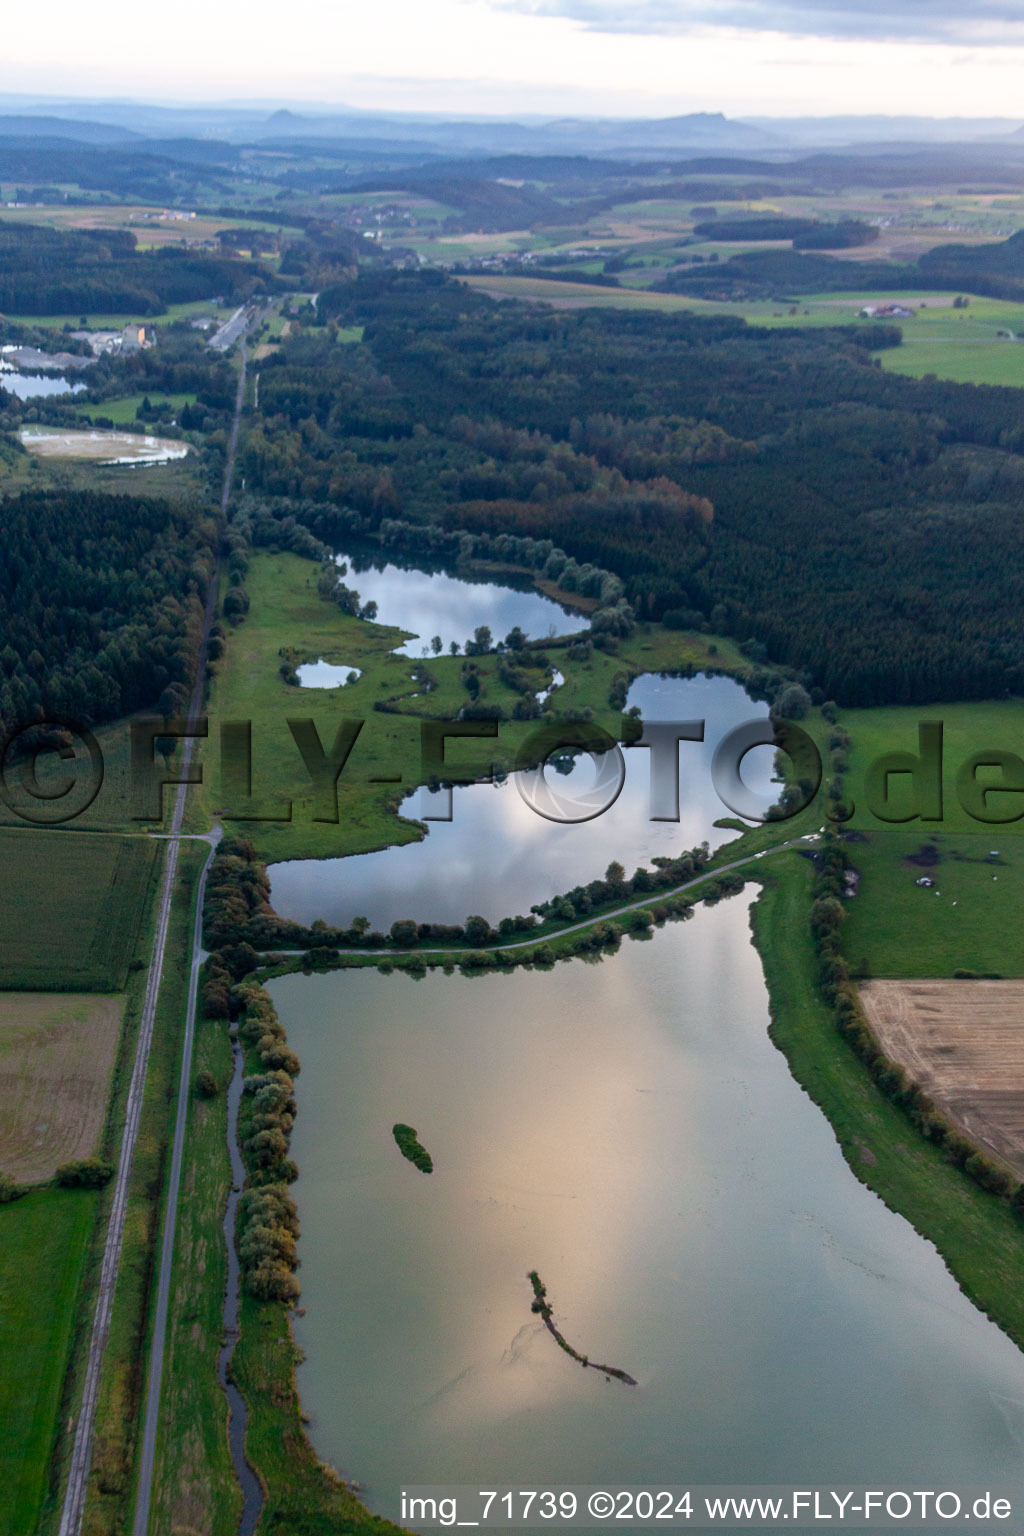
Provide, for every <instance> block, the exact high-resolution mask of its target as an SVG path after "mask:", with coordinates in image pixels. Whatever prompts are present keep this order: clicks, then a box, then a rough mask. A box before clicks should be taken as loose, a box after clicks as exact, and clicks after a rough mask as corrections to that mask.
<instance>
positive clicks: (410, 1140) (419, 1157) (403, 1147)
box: [391, 1122, 434, 1173]
mask: <svg viewBox="0 0 1024 1536" xmlns="http://www.w3.org/2000/svg"><path fill="white" fill-rule="evenodd" d="M391 1134H392V1136H394V1138H395V1140H396V1142H397V1143H398V1150H399V1152H401V1154H402V1156H403V1157H407V1158H408V1159H409V1161H410V1163H415V1164H416V1167H417V1168H418V1169H419V1170H420V1172H421V1173H433V1171H434V1159H433V1158H432V1157H431V1155H430V1153H429V1152H428V1151H427V1149H426V1147H423V1146H421V1145H420V1143H419V1140H418V1138H417V1136H416V1132H415V1131H414V1130H413V1128H412V1126H411V1125H402V1124H401V1122H399V1124H398V1125H393V1126H392V1127H391Z"/></svg>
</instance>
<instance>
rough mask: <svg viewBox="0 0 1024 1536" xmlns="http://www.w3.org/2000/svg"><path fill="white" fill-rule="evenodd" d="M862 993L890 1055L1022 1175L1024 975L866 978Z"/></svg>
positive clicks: (980, 1144) (979, 1143)
mask: <svg viewBox="0 0 1024 1536" xmlns="http://www.w3.org/2000/svg"><path fill="white" fill-rule="evenodd" d="M860 996H861V1002H862V1003H863V1005H864V1012H865V1013H866V1015H867V1018H868V1021H869V1023H870V1024H871V1027H872V1029H873V1030H874V1032H875V1035H876V1036H877V1037H878V1039H879V1041H880V1042H881V1045H882V1048H883V1050H884V1051H885V1054H886V1056H887V1057H888V1058H889V1060H890V1061H895V1062H897V1063H898V1064H899V1065H900V1066H901V1067H903V1069H904V1071H905V1072H906V1073H907V1075H908V1076H909V1077H910V1078H912V1079H913V1081H914V1082H915V1083H917V1084H918V1086H919V1087H920V1088H923V1089H924V1091H925V1093H927V1094H928V1096H929V1098H931V1099H933V1100H934V1101H935V1103H936V1104H937V1105H938V1107H939V1109H940V1110H941V1111H942V1112H943V1113H944V1114H945V1115H946V1116H947V1117H948V1118H949V1119H951V1120H952V1121H953V1123H954V1124H955V1125H957V1126H958V1127H959V1128H960V1130H961V1131H963V1132H964V1134H965V1135H967V1136H968V1137H970V1139H971V1140H972V1141H973V1142H974V1144H975V1146H977V1147H979V1148H980V1149H981V1151H982V1152H986V1150H987V1149H991V1151H993V1152H995V1153H996V1154H997V1156H998V1157H1000V1158H1001V1159H1002V1160H1003V1161H1005V1162H1006V1163H1007V1164H1009V1166H1010V1168H1011V1169H1012V1170H1013V1171H1014V1173H1015V1174H1016V1176H1017V1178H1018V1179H1020V1178H1022V1177H1024V1028H1022V1025H1024V982H1021V981H867V982H864V983H862V985H861V988H860Z"/></svg>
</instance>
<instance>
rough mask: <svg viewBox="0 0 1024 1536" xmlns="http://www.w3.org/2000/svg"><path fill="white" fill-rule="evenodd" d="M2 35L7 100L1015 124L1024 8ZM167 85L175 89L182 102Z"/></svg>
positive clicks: (107, 7)
mask: <svg viewBox="0 0 1024 1536" xmlns="http://www.w3.org/2000/svg"><path fill="white" fill-rule="evenodd" d="M47 23H48V24H47V25H46V26H45V27H42V26H41V25H40V23H39V19H38V18H36V17H35V16H34V15H31V14H28V13H26V12H25V11H24V10H20V11H15V12H13V13H12V14H11V15H10V16H9V17H8V20H7V24H6V27H5V39H4V44H5V46H4V57H3V60H2V62H0V91H2V92H4V93H5V94H6V93H18V94H22V95H31V96H49V97H51V98H67V97H76V98H81V99H86V98H88V99H91V100H93V101H96V100H97V99H102V98H107V99H110V98H113V97H120V98H128V99H130V100H131V101H141V102H145V101H151V100H153V99H154V98H157V97H159V98H161V99H162V100H163V101H164V102H167V101H169V100H172V99H173V101H174V102H175V104H177V105H191V106H200V105H210V104H211V103H212V102H214V101H219V102H220V103H228V102H242V101H253V100H255V101H259V102H263V101H275V102H280V103H281V104H282V105H284V104H289V105H298V104H300V103H302V102H314V103H317V104H322V105H326V104H327V103H330V102H333V103H335V104H336V109H340V108H343V107H350V108H353V109H356V110H383V111H388V112H394V111H415V112H429V113H444V114H449V115H459V116H464V115H474V116H481V115H485V116H496V117H504V116H508V115H512V114H526V115H530V116H550V115H573V116H578V115H586V116H603V117H620V116H622V117H631V116H650V117H665V116H676V115H680V114H684V113H688V112H699V111H722V112H724V113H725V114H726V115H728V116H731V117H750V116H758V117H765V116H773V117H782V116H833V115H859V116H872V115H876V114H879V113H882V114H886V115H893V116H925V117H927V116H933V117H948V116H952V117H957V116H959V117H965V118H991V117H993V116H996V117H999V116H1002V117H1007V118H1017V117H1018V114H1019V87H1018V80H1019V71H1020V70H1021V68H1022V67H1024V3H1022V0H980V3H979V4H977V5H975V6H973V7H972V8H971V11H970V14H969V15H966V16H964V15H961V14H958V13H957V9H956V8H955V7H954V6H952V5H951V4H950V0H895V4H893V5H883V4H882V0H862V4H861V6H860V7H858V8H857V9H856V10H853V9H852V8H850V7H849V6H846V5H845V4H840V3H839V0H727V3H726V4H724V5H723V4H716V5H715V6H711V5H710V4H708V3H705V0H616V3H615V4H614V5H613V4H612V3H611V0H433V3H432V4H431V5H430V7H429V8H428V7H423V6H422V5H418V4H416V3H415V0H380V3H379V4H378V5H377V6H376V7H375V8H374V9H373V10H372V11H371V10H369V9H359V10H356V9H355V8H348V10H347V11H346V12H344V13H338V14H325V13H324V9H323V7H322V6H319V5H317V4H315V3H311V0H294V3H293V5H292V7H291V8H290V10H289V13H288V16H287V26H286V29H282V17H281V14H280V12H279V10H278V9H277V8H272V7H271V6H270V5H268V4H267V3H266V0H255V3H254V4H253V5H251V6H250V7H249V8H248V9H247V11H246V15H245V19H244V22H240V21H239V19H238V16H237V12H235V11H234V9H233V8H232V10H231V11H230V12H229V10H228V8H227V7H210V6H209V5H207V4H200V3H199V0H181V4H180V5H179V6H178V8H177V9H176V12H175V15H174V17H173V20H169V19H168V18H166V17H163V16H161V17H160V18H159V19H158V18H157V17H156V16H153V17H149V16H147V15H145V14H140V13H139V12H138V10H137V8H134V7H130V6H129V5H128V3H127V0H94V3H93V4H92V5H90V6H88V7H84V6H81V5H79V4H78V3H77V0H76V3H72V0H54V3H53V5H52V6H51V7H50V9H49V10H48V13H47ZM169 86H170V87H171V90H170V92H169V91H168V87H169Z"/></svg>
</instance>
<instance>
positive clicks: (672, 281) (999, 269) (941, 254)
mask: <svg viewBox="0 0 1024 1536" xmlns="http://www.w3.org/2000/svg"><path fill="white" fill-rule="evenodd" d="M762 222H764V223H767V222H768V221H762ZM784 222H785V223H788V224H793V225H795V224H797V223H799V222H801V221H799V220H795V219H791V220H788V221H782V220H776V221H775V223H776V224H778V225H780V226H781V225H782V224H783V223H784ZM803 222H805V223H807V224H808V225H809V228H807V229H804V230H790V233H791V234H792V235H793V237H794V238H793V247H794V249H793V250H773V251H769V250H765V251H747V252H742V253H741V254H739V255H737V256H732V257H730V259H729V260H728V261H724V262H720V263H717V264H715V265H714V267H713V269H706V270H705V269H702V270H701V271H695V270H690V269H686V268H684V269H682V270H679V271H674V272H670V273H669V274H668V275H667V276H666V277H664V278H662V280H661V282H660V283H658V284H657V285H656V286H657V287H658V288H659V289H660V290H661V291H662V292H664V293H691V294H693V295H694V297H695V298H697V297H699V298H706V299H718V300H722V299H758V298H774V297H776V296H777V295H780V294H794V295H796V294H804V293H842V292H843V291H844V290H852V291H853V292H855V293H859V292H875V293H892V292H894V291H898V290H900V289H908V290H915V289H916V290H917V291H918V292H930V291H934V290H938V291H939V292H947V293H958V292H960V291H961V290H967V291H968V292H970V293H981V294H986V295H987V296H988V297H989V298H993V299H1012V300H1017V301H1019V300H1021V299H1024V230H1020V231H1018V232H1017V233H1016V234H1014V235H1011V236H1010V237H1009V238H1008V239H1007V240H1003V241H999V242H998V243H996V244H993V245H981V246H976V245H937V246H935V247H934V248H933V249H932V250H930V251H925V252H924V254H923V255H922V256H921V257H920V258H919V260H918V261H916V262H908V263H902V264H896V263H894V262H891V261H849V260H846V259H844V258H842V257H838V256H825V255H818V254H817V253H816V252H815V254H813V255H806V254H804V252H805V251H814V250H815V248H816V247H817V246H818V245H820V244H822V243H824V241H825V240H826V239H827V240H828V241H830V242H833V248H834V249H838V248H839V247H840V246H842V245H855V244H870V243H871V240H872V238H874V239H877V238H878V231H877V230H875V231H874V234H873V237H872V236H871V235H870V234H863V235H862V234H861V233H859V232H858V231H862V230H863V229H864V226H863V225H859V224H858V223H857V222H856V221H854V222H853V223H852V224H850V223H847V224H845V225H843V224H840V225H835V226H827V225H818V226H817V227H815V226H814V225H813V223H811V221H806V220H805V221H803ZM724 223H725V221H724V220H719V221H718V223H717V226H716V230H717V234H718V236H719V237H720V238H725V236H724V235H723V234H722V226H723V224H724ZM705 227H706V228H707V227H710V226H705ZM743 227H744V226H743V225H742V224H732V225H730V226H729V228H731V229H732V232H733V233H732V238H734V239H735V238H736V236H737V232H738V230H739V229H741V228H743ZM747 227H749V226H747ZM833 229H834V230H835V231H836V233H835V234H833V233H831V230H833ZM823 232H824V233H823ZM780 237H781V236H780ZM751 238H753V237H751ZM762 238H763V236H762Z"/></svg>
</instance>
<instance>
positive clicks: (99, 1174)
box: [54, 1157, 114, 1189]
mask: <svg viewBox="0 0 1024 1536" xmlns="http://www.w3.org/2000/svg"><path fill="white" fill-rule="evenodd" d="M113 1172H114V1166H113V1164H112V1163H104V1162H101V1161H100V1159H99V1158H98V1157H83V1158H81V1159H80V1160H79V1161H78V1162H74V1163H61V1165H60V1167H59V1168H58V1169H57V1172H56V1173H55V1174H54V1179H55V1181H56V1182H57V1183H58V1184H59V1185H60V1187H61V1188H62V1189H102V1188H103V1185H104V1184H106V1183H107V1182H108V1180H109V1179H110V1178H111V1177H112V1175H113Z"/></svg>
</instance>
